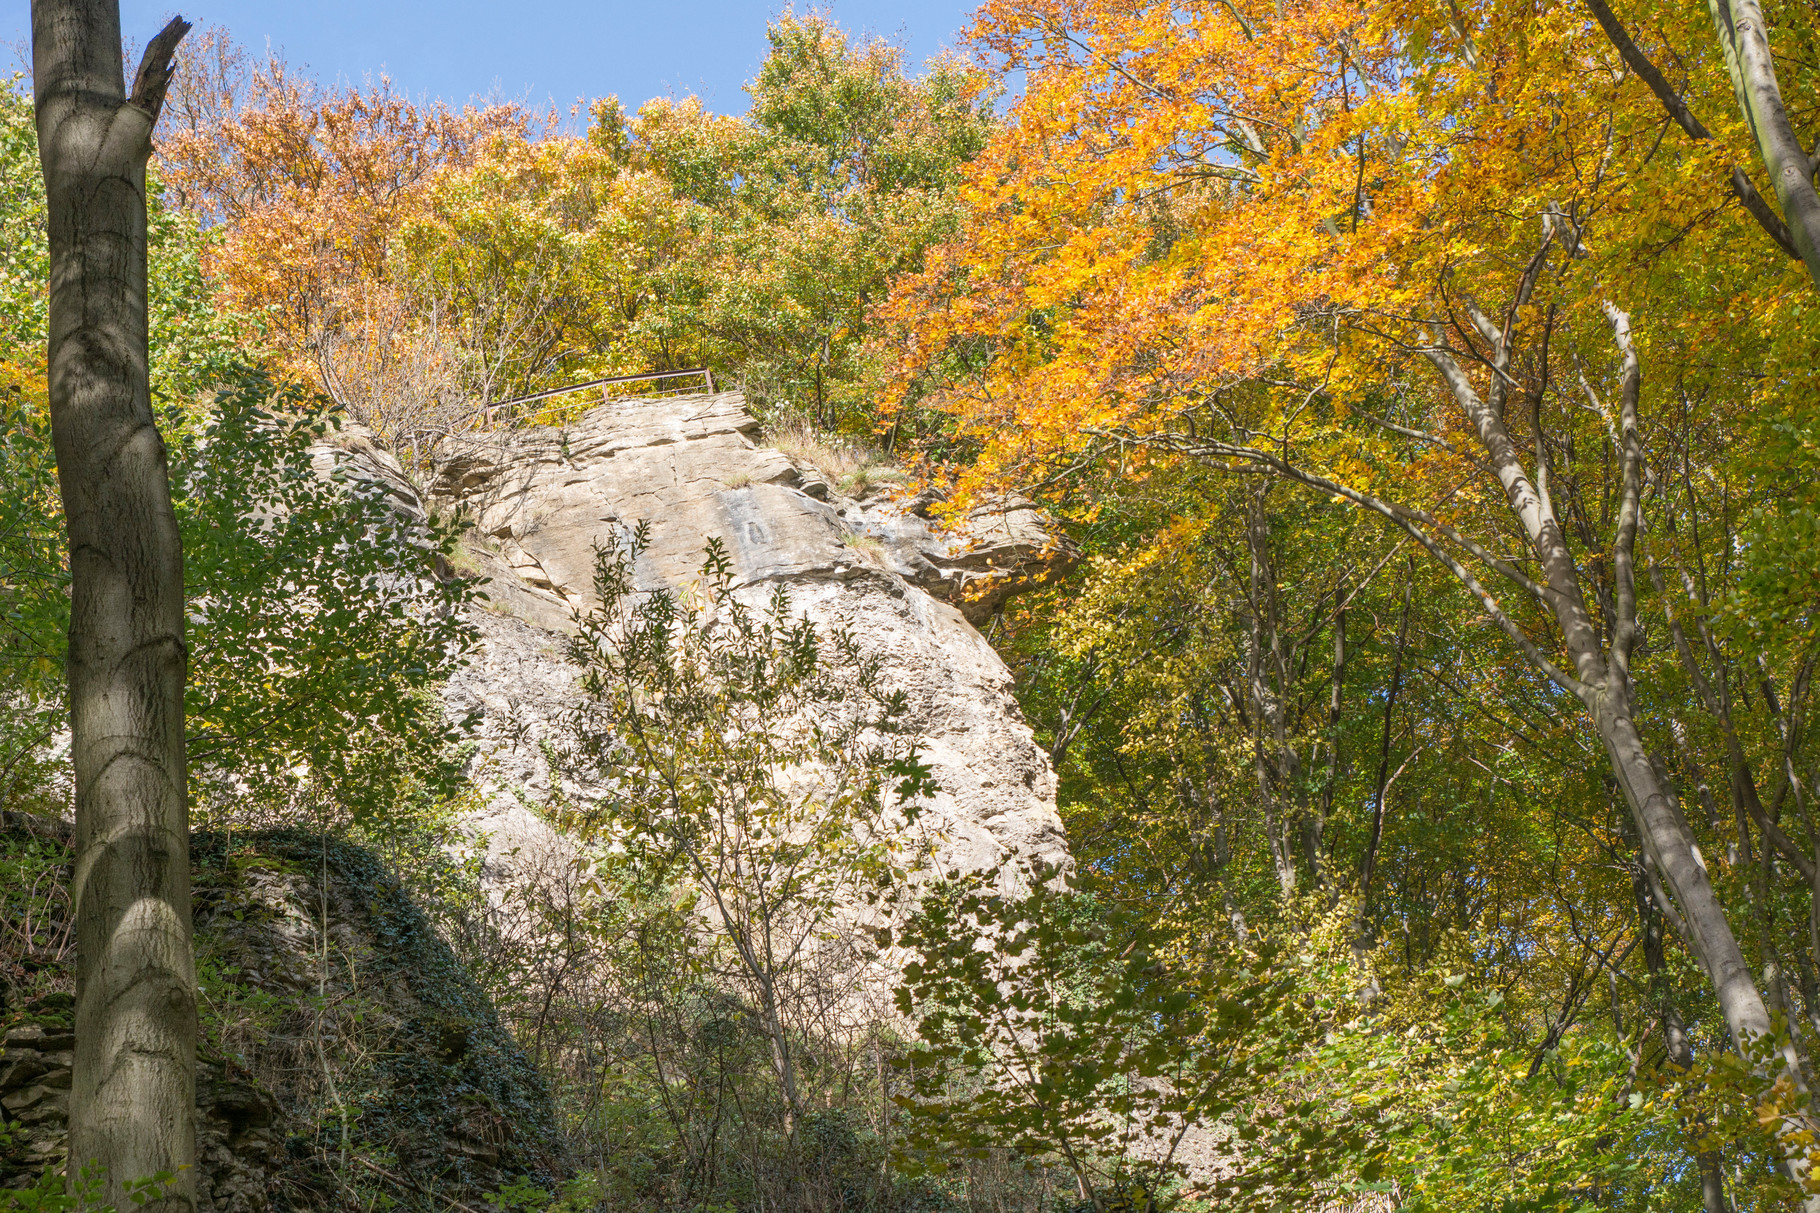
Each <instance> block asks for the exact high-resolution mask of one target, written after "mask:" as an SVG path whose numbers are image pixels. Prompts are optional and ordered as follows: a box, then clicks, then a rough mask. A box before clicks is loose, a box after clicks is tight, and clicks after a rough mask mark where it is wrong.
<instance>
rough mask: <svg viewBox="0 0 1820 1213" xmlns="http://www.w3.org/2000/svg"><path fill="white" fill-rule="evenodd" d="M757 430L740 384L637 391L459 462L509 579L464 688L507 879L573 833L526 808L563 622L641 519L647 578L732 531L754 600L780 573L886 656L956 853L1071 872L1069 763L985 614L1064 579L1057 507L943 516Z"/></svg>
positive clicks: (817, 611)
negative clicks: (1056, 575)
mask: <svg viewBox="0 0 1820 1213" xmlns="http://www.w3.org/2000/svg"><path fill="white" fill-rule="evenodd" d="M757 435H758V425H757V423H756V422H755V421H754V420H753V418H752V416H751V415H750V414H749V413H748V412H747V411H746V409H745V404H744V400H743V399H742V398H741V397H740V396H739V395H738V394H735V393H725V394H720V395H714V396H682V397H674V398H670V399H665V400H629V401H620V402H615V403H613V404H610V405H605V406H602V407H601V408H597V409H595V410H593V411H592V412H590V413H588V414H586V415H585V416H584V417H583V418H582V419H581V420H580V422H579V423H577V424H576V425H574V426H573V427H570V428H566V429H560V430H559V429H536V430H528V431H518V432H516V433H509V434H502V435H495V436H492V437H490V438H489V439H487V440H485V441H475V442H472V443H470V444H469V445H467V446H465V447H462V448H460V449H458V450H457V451H456V453H455V454H454V456H453V458H451V459H450V460H449V461H448V462H447V463H446V464H445V465H444V467H443V468H442V470H441V475H440V480H439V482H438V485H437V486H436V492H437V494H438V496H439V497H440V498H441V499H443V501H444V502H446V503H449V504H456V505H460V506H463V507H465V508H468V509H470V510H472V511H473V512H474V515H475V516H476V518H477V520H478V526H477V532H478V536H479V539H478V542H477V543H476V544H475V548H476V549H477V550H476V551H475V552H474V558H475V560H476V561H477V562H478V563H479V565H480V566H481V571H482V572H484V573H485V574H486V575H487V576H489V577H491V578H492V582H491V584H489V585H488V586H487V587H486V593H487V595H488V599H489V609H487V610H483V611H481V612H479V613H478V616H477V622H478V624H479V626H480V629H481V632H482V636H483V638H484V643H483V646H482V649H481V652H480V653H479V654H478V655H477V656H476V658H475V659H474V660H473V662H472V663H471V664H470V665H469V667H468V668H467V669H465V670H464V671H462V672H461V673H460V674H459V675H458V676H457V677H456V678H455V679H454V680H453V681H452V682H451V684H450V687H449V690H448V699H449V703H450V705H451V707H452V708H453V709H454V710H456V711H458V712H466V711H468V710H478V712H479V714H480V719H481V726H480V728H481V734H480V739H481V746H480V750H479V753H478V756H477V758H476V768H477V774H478V775H479V776H480V777H481V779H482V780H483V782H485V783H486V784H487V786H488V787H489V788H490V795H489V797H488V808H487V809H486V811H485V812H484V813H482V814H481V816H480V817H479V819H478V820H477V821H476V824H477V825H478V826H479V827H480V828H481V829H483V830H485V831H487V832H489V833H490V834H491V835H492V837H493V840H494V841H493V844H492V852H493V860H494V862H495V863H496V864H497V865H500V866H499V868H498V869H497V870H496V873H495V874H496V876H497V877H499V878H505V877H507V876H508V874H509V870H510V869H511V868H512V866H513V864H514V862H518V861H515V860H514V859H512V858H511V856H510V853H511V852H512V851H513V850H514V849H516V850H517V851H518V852H519V856H520V860H519V861H522V859H523V858H524V857H528V856H530V855H532V854H533V853H543V854H547V853H548V850H549V848H550V847H551V846H552V845H555V840H554V839H552V838H551V837H550V835H549V832H548V831H547V829H545V828H544V827H542V825H541V820H540V819H539V818H538V817H537V815H536V814H535V813H534V812H533V811H532V810H531V808H530V802H533V801H535V799H536V798H538V797H539V796H541V795H543V794H544V793H546V792H547V791H548V790H549V789H548V786H547V778H548V777H547V773H546V771H545V764H544V762H543V759H542V757H541V753H540V750H539V743H540V742H541V741H543V740H545V739H547V738H549V737H550V736H551V733H550V730H551V728H552V726H553V724H554V723H555V721H556V720H557V719H558V718H559V717H560V715H561V713H562V712H563V710H564V709H565V708H566V707H567V706H568V705H569V704H570V703H571V702H572V698H573V694H574V689H573V677H572V675H571V673H570V672H569V670H568V668H567V666H566V663H565V660H564V658H563V652H562V648H563V643H564V633H565V632H566V631H567V630H568V628H569V622H570V619H571V617H572V613H573V612H574V611H576V610H583V609H586V608H587V607H588V605H589V604H590V600H591V589H590V587H591V584H592V578H593V570H594V563H595V551H596V548H597V545H603V546H604V545H613V544H616V543H618V542H621V541H622V539H623V536H624V535H625V534H626V533H627V531H628V529H629V528H630V527H632V526H634V525H636V524H637V523H639V522H641V521H642V522H645V523H648V524H649V525H650V528H651V536H650V540H651V541H650V546H649V548H648V549H647V550H646V551H644V552H643V553H642V554H641V555H640V557H639V560H638V568H637V576H638V579H639V582H640V584H641V585H645V586H648V587H656V586H659V585H668V586H682V585H686V584H687V583H689V582H691V581H693V580H694V579H695V577H696V576H697V573H698V570H699V568H700V566H701V562H702V557H703V552H704V547H705V545H706V543H707V541H708V540H709V539H710V538H715V537H717V538H719V539H721V540H722V541H723V542H724V543H725V545H726V548H727V551H728V555H729V556H730V558H731V560H732V562H733V566H734V570H735V575H736V584H737V585H738V586H739V587H740V588H741V589H742V590H743V591H746V592H749V593H751V594H752V595H754V596H760V595H768V594H769V593H770V592H771V590H772V588H773V587H774V586H776V585H777V584H780V583H781V584H782V585H784V586H785V587H787V588H788V590H789V592H790V594H791V597H792V601H793V603H794V605H795V606H796V608H797V609H799V610H801V611H803V612H804V613H806V614H807V615H808V616H809V617H810V618H812V619H814V620H815V621H816V623H817V624H819V625H823V626H827V627H833V628H843V629H846V630H847V631H849V632H850V633H852V635H854V636H855V637H856V638H858V639H859V640H860V641H861V643H862V644H863V645H865V646H867V647H868V648H869V649H870V650H871V651H872V652H874V653H876V654H877V655H878V656H879V657H880V658H881V659H882V661H883V673H882V677H883V678H884V679H886V680H887V681H888V682H889V683H890V685H892V686H893V687H896V688H901V689H903V690H904V691H905V692H906V693H907V695H908V697H909V700H910V705H911V711H912V713H913V718H914V725H915V727H916V728H917V729H918V730H919V731H920V733H921V735H922V742H921V745H922V749H923V753H924V757H925V759H926V760H927V761H928V762H929V763H930V765H931V766H932V768H933V769H934V774H935V779H936V781H937V783H938V784H939V785H940V787H941V792H940V793H939V794H938V795H937V797H936V798H935V800H934V802H933V803H931V804H930V805H928V806H927V807H926V809H925V814H924V820H925V821H932V822H933V823H934V824H935V827H936V829H937V831H938V841H939V848H938V862H940V863H941V864H943V865H946V866H957V867H967V868H985V867H991V866H996V865H997V864H998V863H999V862H1000V861H1002V860H1004V859H1006V858H1008V857H1012V856H1021V857H1025V858H1028V859H1030V860H1032V861H1036V862H1047V863H1055V864H1065V863H1066V862H1067V845H1066V840H1065V838H1064V835H1063V831H1062V825H1061V820H1060V818H1059V817H1058V816H1057V815H1056V811H1055V775H1054V773H1053V771H1052V770H1051V768H1050V765H1049V762H1048V758H1047V756H1046V755H1045V754H1044V753H1043V751H1042V750H1041V748H1040V747H1038V746H1037V744H1036V742H1035V739H1034V738H1033V736H1032V734H1031V730H1030V728H1029V726H1028V725H1026V724H1025V723H1024V720H1023V718H1022V716H1021V714H1020V713H1019V711H1018V707H1017V703H1016V700H1015V698H1014V697H1013V694H1012V680H1011V675H1010V672H1009V671H1008V670H1007V669H1006V667H1005V665H1004V663H1003V662H1002V661H1001V660H1000V659H999V657H998V655H997V654H996V653H995V652H993V650H992V648H991V646H990V645H988V644H987V643H986V641H985V639H984V638H983V637H982V636H981V635H980V634H979V632H977V631H976V630H975V629H974V627H973V625H972V623H970V622H969V620H968V614H969V613H971V614H972V615H973V616H974V617H976V618H979V617H983V616H982V612H986V613H989V612H990V611H991V610H993V609H996V606H997V604H998V603H999V602H1002V601H1003V598H1004V597H1005V595H1007V594H1009V593H1010V592H1012V591H1013V590H1014V589H1015V588H1016V587H1018V586H1019V585H1022V584H1029V583H1030V582H1031V581H1033V580H1037V579H1040V578H1042V577H1043V576H1046V575H1047V574H1048V572H1049V570H1050V569H1051V568H1052V566H1053V557H1054V555H1055V546H1056V545H1055V543H1054V540H1053V539H1052V537H1051V535H1050V534H1049V532H1047V531H1046V530H1045V529H1044V527H1043V525H1042V519H1041V516H1040V514H1038V512H1037V511H1036V510H1035V509H1034V508H1032V507H1031V506H1029V505H1028V504H1027V503H1020V502H1010V503H1006V504H1005V505H1003V506H1001V507H997V508H991V509H985V510H979V511H975V512H974V514H972V515H971V516H969V517H968V518H966V519H964V520H962V521H961V523H960V525H959V526H957V527H952V528H948V529H942V528H938V527H937V526H936V525H935V524H933V523H932V522H931V521H930V520H929V519H928V518H927V517H925V516H924V514H923V513H919V512H918V511H919V510H923V511H926V510H927V507H928V505H929V501H928V499H917V500H910V501H901V500H894V499H892V498H890V497H887V496H886V495H884V494H882V493H877V492H874V493H872V494H870V495H868V496H865V497H863V498H857V499H856V498H849V497H844V496H842V495H840V494H838V493H836V492H835V491H834V490H833V488H832V487H831V486H830V485H829V484H828V483H827V481H826V480H825V479H823V478H822V477H821V476H820V475H819V474H817V473H815V472H814V471H813V470H811V469H807V468H801V467H798V466H796V465H795V464H793V463H792V462H791V460H790V459H789V458H788V457H786V456H785V455H784V454H783V453H781V452H779V451H777V450H773V449H770V448H767V447H764V446H760V445H759V444H758V442H757V441H756V438H757Z"/></svg>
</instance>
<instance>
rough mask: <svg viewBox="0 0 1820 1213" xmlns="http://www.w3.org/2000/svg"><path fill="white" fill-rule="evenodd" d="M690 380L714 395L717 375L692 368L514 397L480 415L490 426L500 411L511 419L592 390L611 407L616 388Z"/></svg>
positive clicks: (610, 378)
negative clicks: (524, 410) (521, 410)
mask: <svg viewBox="0 0 1820 1213" xmlns="http://www.w3.org/2000/svg"><path fill="white" fill-rule="evenodd" d="M691 377H694V378H700V379H701V380H702V382H703V383H704V384H705V385H706V386H707V391H708V393H709V394H710V395H712V394H713V392H714V372H713V371H711V370H709V369H708V368H707V367H705V366H698V367H691V368H690V369H689V370H686V371H653V372H650V373H649V374H644V375H608V376H607V377H606V378H604V379H589V380H587V381H586V382H584V383H571V384H569V385H568V386H566V387H553V388H550V389H548V390H547V391H542V392H532V393H530V394H529V395H526V396H514V397H512V398H511V399H510V400H494V401H489V402H488V403H486V404H483V405H481V406H480V410H479V412H480V415H481V416H482V417H484V418H485V420H486V423H487V424H489V425H490V424H492V423H493V422H494V421H495V420H499V419H500V418H499V416H498V413H499V411H500V410H507V415H508V416H509V415H510V413H511V411H515V410H517V409H518V408H519V407H520V406H522V405H526V404H535V403H536V402H537V401H539V400H549V399H552V398H553V397H556V396H567V395H569V394H571V393H573V392H585V391H587V390H588V389H590V388H599V389H600V402H601V403H602V404H607V403H610V402H611V401H612V399H613V389H614V387H615V385H621V384H628V383H654V382H657V381H660V380H665V379H684V378H691ZM687 390H688V389H686V388H673V387H671V388H659V389H658V390H657V392H656V393H655V394H656V395H668V394H672V393H681V392H685V391H687Z"/></svg>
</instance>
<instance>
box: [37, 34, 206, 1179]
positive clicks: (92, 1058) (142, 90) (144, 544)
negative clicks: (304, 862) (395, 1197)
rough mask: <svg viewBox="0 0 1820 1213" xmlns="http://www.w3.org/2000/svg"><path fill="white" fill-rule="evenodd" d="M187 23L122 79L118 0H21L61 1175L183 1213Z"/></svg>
mask: <svg viewBox="0 0 1820 1213" xmlns="http://www.w3.org/2000/svg"><path fill="white" fill-rule="evenodd" d="M188 28H189V27H188V26H187V25H186V24H184V22H183V21H182V20H181V19H177V20H173V21H172V22H171V23H170V25H168V26H167V27H166V28H165V29H164V30H163V32H161V33H160V34H159V35H158V36H157V37H156V38H154V39H153V40H152V43H151V45H150V46H149V47H147V49H146V53H145V60H144V62H143V63H142V64H141V65H140V68H139V73H138V76H137V79H136V80H135V82H134V88H133V92H132V94H131V95H130V96H129V95H128V94H127V92H126V87H125V79H124V76H123V73H122V69H121V45H120V12H119V7H118V4H117V3H116V0H33V4H32V70H33V77H34V82H35V93H36V95H35V104H36V112H37V126H38V140H39V149H40V156H41V158H42V162H43V168H44V181H45V191H46V196H47V200H48V212H49V225H50V254H51V280H50V350H49V382H50V406H51V426H52V436H53V440H54V442H55V445H56V452H57V473H58V481H59V486H60V489H61V492H62V497H63V509H64V517H65V520H66V525H67V527H68V538H69V553H70V575H71V590H70V634H69V640H70V644H69V698H70V724H71V730H72V760H73V765H74V768H75V780H76V864H75V888H74V889H73V895H74V902H75V915H76V940H77V970H76V1053H75V1065H74V1073H73V1076H72V1083H71V1090H70V1161H71V1167H72V1170H74V1169H75V1168H79V1167H81V1166H84V1165H89V1164H95V1165H99V1167H101V1168H102V1176H103V1182H104V1183H105V1185H106V1195H105V1199H106V1200H107V1201H109V1202H111V1203H113V1204H114V1205H115V1206H116V1207H119V1208H131V1207H133V1206H132V1202H131V1201H130V1200H129V1198H128V1196H127V1195H126V1191H125V1185H126V1184H128V1183H129V1182H132V1181H134V1180H142V1179H147V1178H151V1177H153V1176H156V1175H159V1174H161V1173H168V1174H171V1175H173V1176H174V1177H175V1178H174V1179H173V1180H171V1181H170V1182H169V1183H168V1184H165V1185H162V1186H161V1187H159V1188H158V1189H156V1190H155V1194H154V1195H153V1199H152V1200H150V1201H149V1202H148V1203H147V1204H146V1205H145V1207H147V1208H153V1209H158V1210H162V1211H165V1213H179V1211H187V1210H189V1209H191V1208H193V1207H194V1203H195V1200H194V1197H195V1168H194V1163H195V1157H196V1130H195V1070H196V978H195V960H194V954H193V952H192V947H191V941H190V875H189V824H188V806H187V798H186V780H185V768H184V749H183V687H184V667H185V650H184V641H183V558H182V550H181V543H180V540H179V536H178V530H177V518H176V514H175V512H174V511H173V510H172V507H171V494H170V481H169V476H168V474H167V471H166V466H165V449H164V442H163V440H162V439H161V438H160V436H159V434H158V429H157V426H156V424H155V422H154V420H153V417H152V408H151V392H150V383H149V380H148V371H147V364H148V359H147V348H146V345H147V327H146V326H147V320H146V207H145V166H146V161H147V159H148V157H149V156H150V154H151V150H152V148H151V134H152V127H153V124H154V123H155V122H156V120H157V115H158V110H159V108H160V106H161V105H162V102H163V98H164V90H165V86H166V84H167V83H168V81H169V77H170V65H171V56H172V54H173V52H174V51H175V49H176V45H177V42H178V40H179V39H180V38H182V36H183V34H184V32H185V31H186V30H187V29H188Z"/></svg>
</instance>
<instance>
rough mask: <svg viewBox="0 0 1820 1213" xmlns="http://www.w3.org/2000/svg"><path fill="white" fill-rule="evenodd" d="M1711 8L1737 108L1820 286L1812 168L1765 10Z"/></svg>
mask: <svg viewBox="0 0 1820 1213" xmlns="http://www.w3.org/2000/svg"><path fill="white" fill-rule="evenodd" d="M1707 8H1708V10H1709V11H1710V12H1711V13H1712V18H1713V29H1714V31H1715V32H1716V33H1717V34H1718V36H1719V50H1720V52H1721V53H1722V54H1723V55H1724V56H1725V68H1726V71H1728V72H1729V73H1730V74H1731V78H1732V89H1733V91H1734V92H1736V93H1737V96H1738V108H1739V109H1741V110H1743V111H1744V120H1745V122H1746V123H1747V124H1748V125H1749V127H1750V133H1751V136H1752V138H1754V139H1755V140H1756V143H1757V152H1758V154H1759V155H1761V156H1762V157H1763V167H1764V168H1766V169H1768V170H1769V180H1770V185H1771V187H1772V188H1773V189H1774V190H1775V191H1776V201H1777V202H1779V203H1781V204H1782V218H1783V219H1784V221H1786V222H1787V224H1788V234H1789V238H1790V239H1791V240H1792V241H1793V242H1794V245H1795V249H1796V251H1797V252H1799V253H1800V254H1801V260H1802V262H1803V263H1805V264H1806V266H1807V272H1808V274H1809V275H1810V276H1812V278H1813V279H1814V282H1815V283H1816V284H1820V194H1817V193H1816V192H1815V190H1814V166H1813V162H1812V161H1810V160H1809V159H1808V158H1807V152H1806V151H1804V150H1803V149H1802V147H1801V141H1800V139H1798V138H1796V136H1795V129H1794V127H1793V126H1791V125H1790V124H1789V120H1788V110H1787V108H1786V107H1784V105H1783V104H1782V86H1781V84H1780V83H1778V82H1777V80H1776V64H1775V60H1774V59H1773V58H1772V57H1771V55H1770V49H1769V27H1768V25H1767V23H1766V22H1765V21H1764V18H1763V6H1762V5H1761V4H1760V3H1759V2H1758V0H1707Z"/></svg>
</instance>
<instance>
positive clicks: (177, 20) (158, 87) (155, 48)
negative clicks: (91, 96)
mask: <svg viewBox="0 0 1820 1213" xmlns="http://www.w3.org/2000/svg"><path fill="white" fill-rule="evenodd" d="M189 32H190V23H189V22H188V21H185V20H184V19H183V18H182V17H172V18H171V20H170V23H169V24H168V25H166V26H165V27H164V28H163V29H161V30H159V31H158V33H157V34H156V35H154V36H153V38H152V40H151V41H150V42H149V43H147V44H146V48H145V54H144V55H143V56H142V57H141V58H140V60H139V73H138V75H136V76H134V77H133V95H132V96H131V97H129V98H128V99H127V102H126V103H127V104H128V105H130V106H133V107H135V108H136V109H142V110H144V111H145V112H146V113H148V114H150V115H151V116H152V121H153V123H156V122H157V121H158V114H159V111H161V110H163V109H164V93H165V90H166V89H168V88H170V86H171V67H172V62H173V60H175V58H176V56H177V44H178V43H179V42H181V41H183V36H184V35H185V34H187V33H189Z"/></svg>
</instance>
